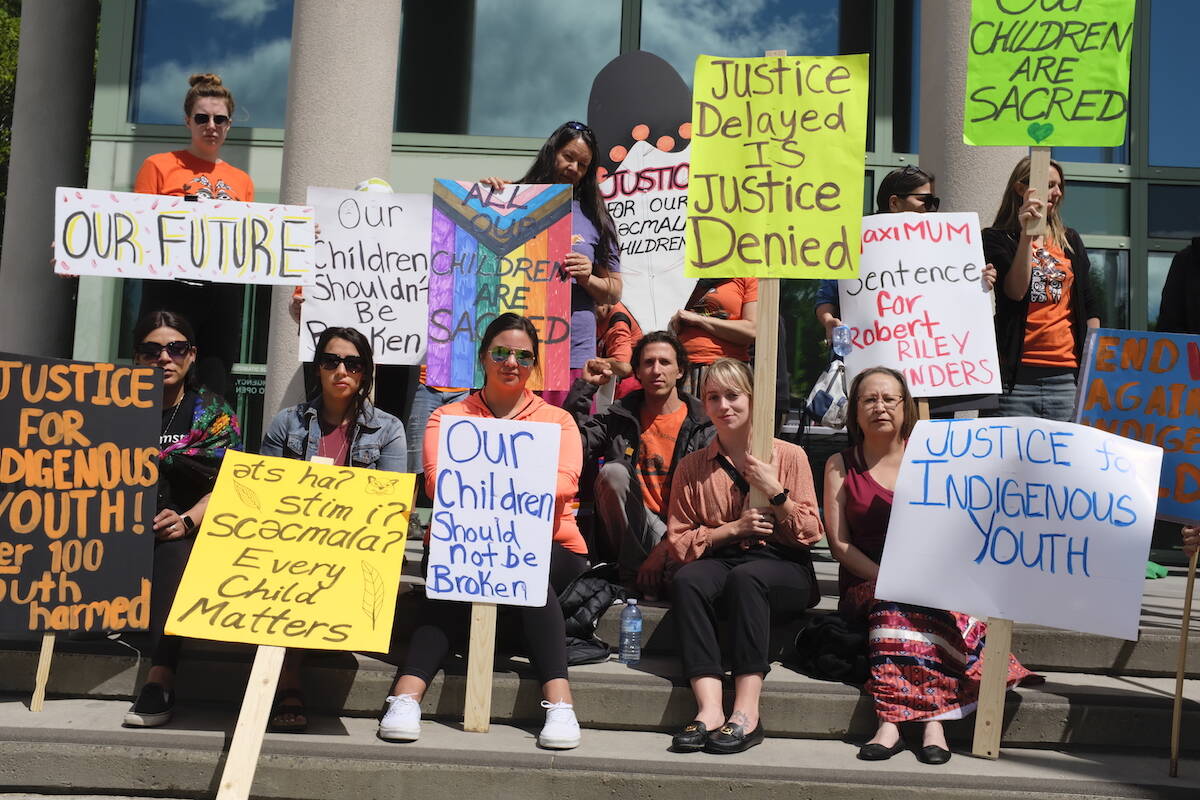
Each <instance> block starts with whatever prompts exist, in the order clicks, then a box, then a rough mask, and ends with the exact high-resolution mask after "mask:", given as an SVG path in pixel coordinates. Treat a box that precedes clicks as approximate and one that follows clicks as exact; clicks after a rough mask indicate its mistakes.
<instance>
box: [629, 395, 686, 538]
mask: <svg viewBox="0 0 1200 800" xmlns="http://www.w3.org/2000/svg"><path fill="white" fill-rule="evenodd" d="M685 418H687V406H686V405H685V404H684V403H680V404H679V408H677V409H675V410H674V411H673V412H671V413H669V414H658V415H652V414H649V413H647V412H646V411H645V410H643V411H642V444H641V448H640V450H639V452H638V463H637V473H638V479H639V480H640V481H641V483H642V499H643V501H645V503H646V508H647V509H649V510H650V511H652V512H654V513H655V514H659V515H661V514H662V513H663V512H664V511H665V510H666V509H668V508H670V506H671V483H670V477H671V461H672V459H673V458H674V455H675V441H676V440H677V439H678V438H679V429H680V428H682V427H683V421H684V419H685Z"/></svg>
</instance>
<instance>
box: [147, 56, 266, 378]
mask: <svg viewBox="0 0 1200 800" xmlns="http://www.w3.org/2000/svg"><path fill="white" fill-rule="evenodd" d="M188 84H189V88H188V91H187V94H186V95H185V96H184V98H183V123H184V125H186V126H187V129H188V133H189V134H190V137H191V141H190V143H189V144H188V146H187V147H186V148H185V149H183V150H172V151H170V152H167V153H155V154H154V155H152V156H150V157H149V158H147V159H146V160H145V161H143V162H142V168H141V169H140V170H138V174H137V178H136V179H135V180H134V182H133V190H134V191H135V192H137V193H139V194H162V195H170V196H175V197H183V198H185V199H188V200H199V199H201V198H203V199H205V200H237V201H241V202H252V201H253V200H254V181H252V180H250V176H249V175H247V174H246V173H245V172H243V171H242V170H240V169H238V168H237V167H235V166H233V165H232V164H230V163H229V162H227V161H224V160H222V159H221V147H222V146H223V145H224V144H225V137H226V136H228V135H229V129H230V127H231V126H232V125H233V110H234V102H233V93H232V92H230V91H229V89H228V88H227V87H226V86H225V84H224V83H222V82H221V78H220V76H218V75H213V74H210V73H204V74H198V75H193V76H191V77H190V78H188ZM126 292H129V293H130V295H129V299H128V300H127V302H129V303H130V304H133V305H135V306H136V307H138V308H140V309H141V313H142V314H145V313H146V312H147V311H149V310H151V309H158V308H166V309H170V310H172V311H176V312H179V313H181V314H184V315H186V316H187V317H189V318H191V319H193V320H195V322H196V333H197V336H198V343H199V345H200V350H201V352H203V353H204V354H205V358H204V359H203V360H201V361H200V362H199V363H197V364H196V371H197V373H198V375H199V379H200V381H201V382H202V383H203V384H204V385H205V386H208V387H209V388H211V389H213V391H215V392H217V393H219V394H227V393H228V391H229V388H230V387H229V372H230V370H231V369H232V368H233V365H234V363H235V362H236V361H237V359H238V348H239V346H240V344H241V328H242V325H241V321H242V303H243V300H244V298H245V293H246V289H245V287H244V286H241V285H239V284H233V283H216V284H196V283H184V282H182V281H154V280H148V281H137V282H133V281H127V282H126ZM139 292H140V301H139V299H138V293H139Z"/></svg>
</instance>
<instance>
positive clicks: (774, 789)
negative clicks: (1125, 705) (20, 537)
mask: <svg viewBox="0 0 1200 800" xmlns="http://www.w3.org/2000/svg"><path fill="white" fill-rule="evenodd" d="M123 710H124V704H123V703H120V702H116V701H102V700H53V701H50V702H49V703H47V707H46V710H45V711H43V712H41V713H39V714H32V713H30V712H29V711H28V710H27V709H26V707H25V706H24V704H23V703H18V702H0V752H3V753H4V756H5V757H4V759H3V761H2V763H0V791H8V792H14V793H18V794H17V796H20V797H29V796H30V795H31V794H41V793H44V794H49V795H56V796H61V794H63V793H69V794H71V795H73V796H76V797H80V796H86V795H113V794H117V795H123V796H153V797H156V798H163V797H167V798H196V797H210V796H212V794H213V792H214V790H215V787H216V786H217V783H218V781H219V777H220V773H221V769H222V767H223V765H224V758H223V756H224V753H225V751H226V749H227V748H228V741H229V737H230V736H231V734H232V729H233V725H234V719H233V717H232V716H231V715H229V714H226V713H223V712H220V711H214V710H211V709H207V708H204V707H198V706H184V707H182V708H181V709H180V710H179V712H178V713H177V716H176V720H175V721H174V722H173V723H172V725H171V726H169V727H166V728H157V729H154V730H152V731H151V730H126V729H122V728H120V727H119V720H120V717H121V713H122V711H123ZM537 728H538V725H537V724H535V725H517V726H512V725H507V724H495V725H493V726H492V729H491V730H490V731H489V732H488V733H486V734H478V733H466V732H463V731H462V730H461V729H459V728H458V726H456V725H453V724H446V723H438V722H426V723H424V725H423V727H422V737H421V740H420V741H419V742H415V743H412V744H403V745H402V744H392V743H386V742H381V741H379V740H378V739H376V738H375V722H374V721H373V720H370V719H361V718H353V717H330V718H318V719H317V720H315V722H314V725H313V729H312V732H311V733H308V734H304V735H298V736H297V735H279V734H268V735H267V736H266V740H265V741H264V744H263V750H262V755H261V757H260V758H259V763H258V768H257V772H256V775H255V780H254V785H253V790H252V795H253V796H254V797H257V798H272V799H273V798H287V800H326V799H327V798H328V799H330V800H332V798H338V800H341V799H342V798H346V797H353V798H355V799H356V800H384V798H387V799H388V800H391V798H395V797H421V798H422V800H462V798H463V797H472V798H479V799H480V800H490V799H491V798H496V799H497V800H498V799H499V798H506V799H507V798H511V797H514V796H519V797H526V798H536V799H537V800H542V799H543V798H545V799H547V800H548V799H549V798H554V799H555V800H574V799H575V798H596V797H621V798H629V799H630V800H642V799H643V798H645V799H646V800H649V799H650V798H654V800H685V798H686V800H693V799H694V798H696V797H717V796H731V795H734V793H736V795H737V796H739V797H754V798H765V799H766V800H785V798H786V799H787V800H794V798H798V797H799V798H812V799H813V800H818V799H820V800H850V799H851V798H854V799H855V800H858V799H859V798H885V797H886V798H891V799H892V800H960V799H961V800H979V798H981V797H987V798H997V799H998V800H1029V798H1035V797H1038V798H1061V800H1083V798H1110V799H1113V798H1139V799H1144V800H1148V799H1149V798H1154V799H1155V800H1185V798H1187V799H1189V800H1190V799H1191V798H1195V797H1196V796H1198V795H1200V761H1198V760H1196V759H1192V758H1185V759H1183V760H1182V762H1181V764H1180V776H1181V777H1179V778H1176V779H1172V778H1169V777H1168V776H1167V760H1166V758H1165V756H1164V755H1163V754H1162V753H1154V754H1129V753H1112V752H1075V753H1062V752H1056V751H1053V750H1024V749H1016V748H1009V749H1006V750H1004V751H1003V752H1002V754H1001V757H1000V759H999V760H997V761H987V760H981V759H974V758H970V757H968V756H966V755H963V753H962V751H961V750H960V752H959V754H957V755H955V757H954V758H952V759H951V761H950V762H949V763H948V764H945V765H942V766H936V767H934V766H927V765H923V764H920V763H919V762H918V761H917V760H916V758H915V756H914V755H913V754H912V753H901V754H900V755H898V756H896V757H895V758H893V759H891V760H890V761H887V762H882V763H870V764H869V763H865V762H860V761H857V760H856V759H855V757H854V755H855V752H856V747H855V745H853V744H848V743H845V742H840V741H797V740H789V739H780V738H768V739H767V741H766V742H765V743H763V744H762V745H761V746H759V747H756V748H754V749H751V750H749V751H747V752H745V753H741V754H738V755H734V756H712V755H708V754H704V753H693V754H676V753H671V752H669V751H668V750H667V746H668V739H667V737H666V736H665V735H664V734H661V733H641V732H631V731H597V730H590V731H585V732H584V736H583V744H582V745H581V746H580V747H579V748H578V749H576V750H573V751H568V752H554V751H543V750H538V749H537V748H536V747H535V744H534V738H535V736H536V733H537ZM2 796H3V795H0V797H2Z"/></svg>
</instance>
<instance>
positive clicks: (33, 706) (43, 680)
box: [29, 633, 54, 711]
mask: <svg viewBox="0 0 1200 800" xmlns="http://www.w3.org/2000/svg"><path fill="white" fill-rule="evenodd" d="M52 658H54V634H53V633H46V634H42V652H41V654H40V655H39V656H38V665H37V677H35V678H34V681H33V697H31V698H30V699H29V710H30V711H41V710H42V709H44V708H45V707H46V684H47V683H49V682H50V660H51V659H52Z"/></svg>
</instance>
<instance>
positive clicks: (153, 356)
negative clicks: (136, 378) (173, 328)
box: [133, 339, 192, 361]
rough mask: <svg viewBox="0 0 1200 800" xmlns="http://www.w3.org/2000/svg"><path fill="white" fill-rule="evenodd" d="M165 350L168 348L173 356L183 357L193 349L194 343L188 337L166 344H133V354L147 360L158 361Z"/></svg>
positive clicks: (168, 351) (169, 353)
mask: <svg viewBox="0 0 1200 800" xmlns="http://www.w3.org/2000/svg"><path fill="white" fill-rule="evenodd" d="M163 350H166V351H167V354H168V355H170V356H171V358H183V357H184V356H186V355H187V354H188V353H190V352H191V351H192V343H191V342H189V341H188V340H186V339H181V340H179V341H176V342H167V343H166V344H159V343H158V342H139V343H138V344H135V345H134V346H133V354H134V355H135V356H137V357H138V358H142V359H145V360H146V361H157V360H158V357H159V356H160V355H161V354H162V351H163Z"/></svg>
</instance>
